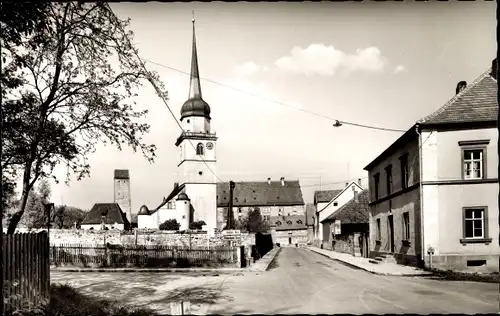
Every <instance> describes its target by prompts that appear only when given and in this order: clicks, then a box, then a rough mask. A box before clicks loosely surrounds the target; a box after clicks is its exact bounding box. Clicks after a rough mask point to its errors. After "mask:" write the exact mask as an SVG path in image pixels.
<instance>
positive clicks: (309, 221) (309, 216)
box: [306, 203, 316, 226]
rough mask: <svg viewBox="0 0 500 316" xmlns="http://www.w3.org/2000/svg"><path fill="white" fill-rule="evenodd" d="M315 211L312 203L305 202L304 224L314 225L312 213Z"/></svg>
mask: <svg viewBox="0 0 500 316" xmlns="http://www.w3.org/2000/svg"><path fill="white" fill-rule="evenodd" d="M315 211H316V208H315V207H314V204H312V203H307V204H306V225H307V226H310V225H314V213H315Z"/></svg>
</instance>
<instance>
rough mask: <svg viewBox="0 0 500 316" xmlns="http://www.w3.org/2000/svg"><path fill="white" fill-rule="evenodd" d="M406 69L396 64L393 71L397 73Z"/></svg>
mask: <svg viewBox="0 0 500 316" xmlns="http://www.w3.org/2000/svg"><path fill="white" fill-rule="evenodd" d="M407 71H408V70H407V69H406V68H405V66H403V65H398V66H397V67H396V68H394V73H395V74H399V73H401V72H407Z"/></svg>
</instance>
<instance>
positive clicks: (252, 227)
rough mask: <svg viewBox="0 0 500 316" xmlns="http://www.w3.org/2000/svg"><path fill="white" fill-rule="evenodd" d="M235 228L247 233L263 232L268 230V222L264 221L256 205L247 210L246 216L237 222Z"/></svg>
mask: <svg viewBox="0 0 500 316" xmlns="http://www.w3.org/2000/svg"><path fill="white" fill-rule="evenodd" d="M236 228H237V229H241V230H243V231H246V232H249V233H258V232H261V233H264V232H267V231H268V230H269V223H267V222H266V221H264V219H263V218H262V215H261V213H260V209H259V208H258V207H256V208H254V209H252V210H250V211H249V212H248V216H247V217H244V218H242V219H241V220H239V221H238V222H237V225H236Z"/></svg>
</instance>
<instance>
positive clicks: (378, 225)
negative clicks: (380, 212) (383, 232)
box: [376, 218, 381, 240]
mask: <svg viewBox="0 0 500 316" xmlns="http://www.w3.org/2000/svg"><path fill="white" fill-rule="evenodd" d="M376 233H377V235H376V238H377V240H380V239H381V236H380V218H377V231H376Z"/></svg>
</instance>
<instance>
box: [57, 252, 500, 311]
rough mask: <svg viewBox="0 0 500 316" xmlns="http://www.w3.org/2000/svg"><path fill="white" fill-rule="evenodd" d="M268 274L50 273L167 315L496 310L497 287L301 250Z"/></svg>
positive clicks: (285, 254)
mask: <svg viewBox="0 0 500 316" xmlns="http://www.w3.org/2000/svg"><path fill="white" fill-rule="evenodd" d="M276 262H277V264H276V265H275V267H273V268H271V269H270V270H269V271H267V272H260V273H249V272H248V273H245V274H242V273H236V274H234V273H233V274H220V275H217V274H212V275H208V274H205V275H204V274H198V275H184V274H183V275H179V274H161V273H108V274H104V273H74V272H64V273H61V272H52V273H51V281H52V282H62V283H66V282H68V283H70V284H72V285H74V286H75V287H77V288H80V289H81V290H82V291H84V292H87V293H90V294H94V295H98V296H99V297H108V298H114V299H118V300H121V301H123V302H126V303H129V304H134V305H140V306H145V307H146V306H148V307H150V308H153V309H155V310H157V311H158V312H160V313H162V314H165V313H169V312H170V305H169V303H170V302H171V301H177V300H184V301H190V302H191V305H192V313H193V314H236V313H239V314H252V313H259V314H319V313H325V314H335V313H353V314H366V313H374V314H382V313H396V314H400V313H425V314H427V313H466V314H475V313H498V312H499V311H500V308H499V288H498V284H493V283H476V282H461V281H442V280H431V279H426V278H423V277H397V276H379V275H374V274H371V273H369V272H366V271H362V270H357V269H353V268H351V267H347V266H344V265H343V264H341V263H338V262H336V261H332V260H331V259H329V258H326V257H324V256H322V255H320V254H317V253H314V252H312V251H309V250H307V249H301V248H283V249H282V250H281V252H280V254H279V255H278V258H277V260H276Z"/></svg>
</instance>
